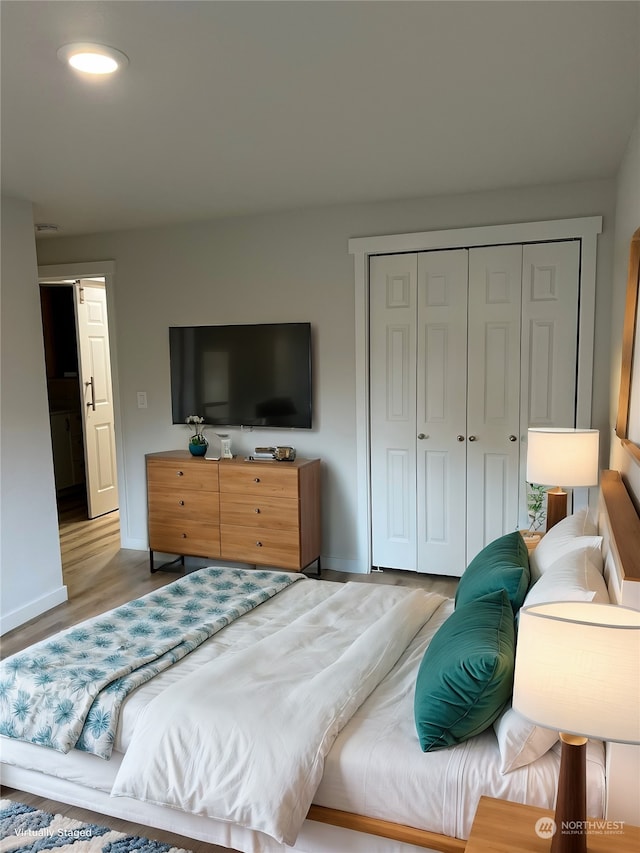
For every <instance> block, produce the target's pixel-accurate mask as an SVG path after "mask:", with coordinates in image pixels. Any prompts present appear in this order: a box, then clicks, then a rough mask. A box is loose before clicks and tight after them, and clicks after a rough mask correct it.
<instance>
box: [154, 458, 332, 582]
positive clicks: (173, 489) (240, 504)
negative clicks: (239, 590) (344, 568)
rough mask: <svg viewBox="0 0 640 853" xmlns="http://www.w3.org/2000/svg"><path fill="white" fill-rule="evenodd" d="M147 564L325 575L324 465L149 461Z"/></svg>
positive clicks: (306, 462)
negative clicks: (208, 560)
mask: <svg viewBox="0 0 640 853" xmlns="http://www.w3.org/2000/svg"><path fill="white" fill-rule="evenodd" d="M146 460H147V501H148V513H149V559H150V567H151V571H156V569H155V568H154V562H153V552H154V551H161V552H163V553H168V554H179V555H180V556H181V557H184V556H194V557H212V558H220V559H224V560H230V561H232V562H243V563H250V564H252V565H256V566H258V565H259V566H273V567H274V568H280V569H289V570H292V571H301V570H302V569H304V568H306V567H307V566H309V565H311V563H313V562H315V561H317V562H318V572H319V571H320V460H319V459H296V460H295V461H294V462H272V461H252V462H248V461H245V460H244V459H240V458H236V459H222V460H220V461H213V460H207V459H203V458H201V457H195V456H191V455H190V454H189V453H188V451H182V450H170V451H166V452H164V453H150V454H148V455H147V457H146Z"/></svg>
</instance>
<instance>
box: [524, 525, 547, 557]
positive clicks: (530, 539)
mask: <svg viewBox="0 0 640 853" xmlns="http://www.w3.org/2000/svg"><path fill="white" fill-rule="evenodd" d="M520 535H521V536H522V538H523V539H524V544H525V545H526V546H527V551H528V552H529V553H531V552H532V551H535V550H536V548H537V547H538V545H539V544H540V540H541V539H542V537H543V536H544V531H542V533H537V532H536V533H533V534H530V533H529V531H528V530H521V531H520Z"/></svg>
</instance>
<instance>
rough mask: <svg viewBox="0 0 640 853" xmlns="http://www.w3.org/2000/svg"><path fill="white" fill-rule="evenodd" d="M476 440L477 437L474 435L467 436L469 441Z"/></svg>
mask: <svg viewBox="0 0 640 853" xmlns="http://www.w3.org/2000/svg"><path fill="white" fill-rule="evenodd" d="M477 440H478V437H477V436H476V435H470V436H469V441H477Z"/></svg>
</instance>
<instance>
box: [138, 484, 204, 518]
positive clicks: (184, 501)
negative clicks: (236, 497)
mask: <svg viewBox="0 0 640 853" xmlns="http://www.w3.org/2000/svg"><path fill="white" fill-rule="evenodd" d="M148 505H149V521H156V522H158V523H164V522H171V521H179V522H180V524H182V523H183V522H184V521H185V520H186V519H191V520H193V521H202V522H206V523H207V524H215V525H217V524H218V523H219V520H220V496H219V495H218V492H204V491H197V490H196V489H180V488H177V489H176V490H175V492H174V491H173V490H172V489H154V490H153V492H152V493H151V494H150V495H149V500H148Z"/></svg>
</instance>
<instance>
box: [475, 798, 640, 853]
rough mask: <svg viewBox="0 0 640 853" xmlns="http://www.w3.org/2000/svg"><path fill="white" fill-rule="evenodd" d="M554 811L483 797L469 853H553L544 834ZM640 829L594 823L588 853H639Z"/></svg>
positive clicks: (591, 828)
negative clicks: (541, 821) (537, 825)
mask: <svg viewBox="0 0 640 853" xmlns="http://www.w3.org/2000/svg"><path fill="white" fill-rule="evenodd" d="M552 818H553V812H552V811H548V810H547V809H539V808H536V807H534V806H523V805H522V804H521V803H511V802H509V801H508V800H495V799H493V798H492V797H481V798H480V803H479V804H478V810H477V812H476V816H475V819H474V821H473V826H472V827H471V834H470V835H469V840H468V841H467V846H466V847H465V853H549V850H550V848H551V838H550V837H540V835H538V834H537V833H536V824H537V821H539V820H541V819H542V820H543V824H542V825H541V826H539V829H540V833H541V835H543V836H544V834H545V832H544V830H545V825H544V821H545V819H552ZM638 850H640V827H637V826H631V825H630V824H626V823H622V822H617V823H616V822H614V821H606V820H604V819H602V820H596V819H594V820H592V821H591V824H590V830H589V835H588V839H587V853H638Z"/></svg>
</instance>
